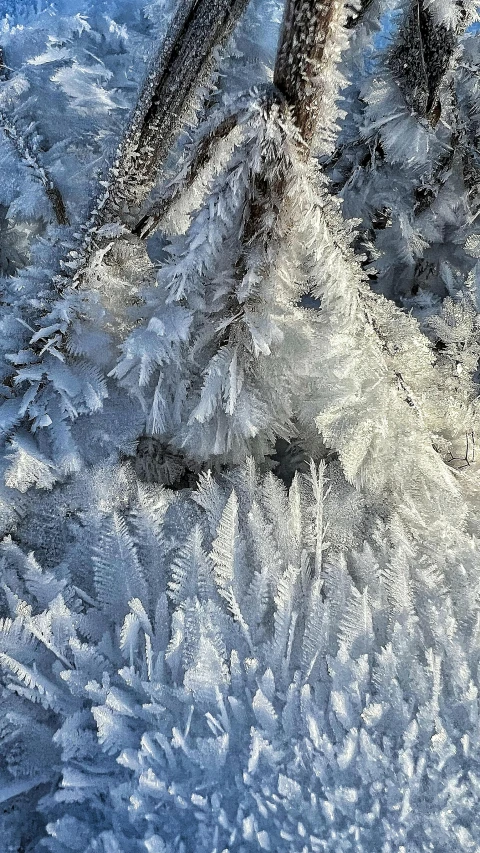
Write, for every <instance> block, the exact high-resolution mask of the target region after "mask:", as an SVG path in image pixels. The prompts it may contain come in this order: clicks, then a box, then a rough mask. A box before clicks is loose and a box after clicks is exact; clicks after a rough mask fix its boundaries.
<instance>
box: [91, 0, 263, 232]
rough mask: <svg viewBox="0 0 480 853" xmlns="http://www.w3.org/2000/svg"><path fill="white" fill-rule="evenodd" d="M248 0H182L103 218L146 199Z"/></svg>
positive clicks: (121, 154) (121, 155) (119, 160)
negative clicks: (217, 54) (218, 53)
mask: <svg viewBox="0 0 480 853" xmlns="http://www.w3.org/2000/svg"><path fill="white" fill-rule="evenodd" d="M246 5H247V0H196V1H195V0H182V2H181V3H180V6H179V9H178V11H177V13H176V15H175V17H174V19H173V21H172V23H171V25H170V29H169V34H168V36H167V39H166V41H165V42H164V44H163V45H162V46H161V48H160V50H159V51H158V52H157V54H156V56H155V57H154V59H153V61H152V64H151V68H150V71H149V73H148V74H147V77H146V81H145V85H144V87H143V90H142V92H141V94H140V97H139V99H138V102H137V104H136V107H135V109H134V112H133V115H132V118H131V121H130V124H129V126H128V128H127V131H126V133H125V135H124V138H123V140H122V143H121V144H120V146H119V149H118V152H117V157H116V161H115V163H114V166H113V168H112V172H111V176H112V178H113V180H112V182H111V187H110V192H109V197H108V202H107V204H106V205H105V208H104V221H105V220H106V219H107V218H108V214H109V213H110V212H112V213H113V212H115V211H116V209H118V206H119V205H121V206H122V209H123V210H124V211H127V212H128V208H129V206H130V205H131V203H132V201H133V202H134V203H138V202H139V201H140V202H141V201H142V200H143V199H144V198H145V197H146V196H147V195H148V192H149V190H150V189H151V187H152V185H153V183H154V181H155V179H156V177H157V174H158V170H159V168H160V166H161V164H162V162H163V160H164V159H165V157H166V156H167V155H168V153H169V151H170V148H171V145H172V142H173V141H174V139H175V136H176V134H177V133H178V130H179V127H180V125H181V122H182V120H183V119H184V117H185V114H186V112H188V109H189V108H190V107H191V105H192V101H193V99H194V97H195V95H196V93H197V92H198V88H199V86H200V85H201V84H202V83H204V82H205V80H206V78H207V76H208V74H209V72H210V71H211V68H212V63H213V58H214V51H215V49H216V48H218V46H219V45H222V44H223V43H224V42H225V41H226V39H227V38H228V37H229V36H230V34H231V32H232V31H233V28H234V26H235V24H236V22H237V21H238V19H239V18H240V16H241V14H242V13H243V11H244V9H245V7H246Z"/></svg>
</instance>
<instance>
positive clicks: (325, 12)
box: [273, 0, 343, 153]
mask: <svg viewBox="0 0 480 853" xmlns="http://www.w3.org/2000/svg"><path fill="white" fill-rule="evenodd" d="M341 5H343V4H341ZM338 16H339V4H338V2H336V0H286V5H285V13H284V17H283V24H282V30H281V34H280V42H279V48H278V53H277V60H276V63H275V71H274V76H273V81H274V84H275V86H277V88H278V89H279V90H280V91H281V92H282V93H283V95H284V96H285V98H286V100H287V103H288V104H289V106H290V108H291V110H292V114H293V118H294V120H295V123H296V125H297V127H298V130H299V131H300V133H301V135H302V138H303V140H304V142H305V144H306V152H305V153H307V151H308V150H309V147H310V145H311V143H312V141H313V137H314V134H315V130H316V127H317V123H318V117H319V116H318V112H319V105H320V99H321V91H320V87H319V77H320V75H321V73H322V61H323V60H324V59H325V54H326V48H327V47H328V46H329V36H330V33H331V28H332V24H333V23H334V21H336V20H337V19H338Z"/></svg>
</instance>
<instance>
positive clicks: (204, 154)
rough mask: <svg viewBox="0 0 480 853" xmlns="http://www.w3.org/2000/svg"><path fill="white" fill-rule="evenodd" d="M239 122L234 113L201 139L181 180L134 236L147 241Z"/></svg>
mask: <svg viewBox="0 0 480 853" xmlns="http://www.w3.org/2000/svg"><path fill="white" fill-rule="evenodd" d="M237 121H238V113H233V114H232V115H230V116H227V118H225V119H224V120H223V121H221V122H220V124H218V125H216V126H215V127H214V128H213V129H212V130H211V131H210V132H209V133H207V134H206V135H205V136H204V137H202V138H201V139H200V141H199V143H198V144H197V146H196V147H195V150H194V151H193V153H192V156H191V158H190V160H189V162H188V164H187V166H186V168H185V171H184V173H183V174H182V176H181V179H175V180H174V181H172V182H171V183H169V184H168V185H167V186H166V187H165V189H164V190H163V193H162V195H161V196H160V198H159V199H157V201H156V202H155V203H154V204H152V205H151V207H150V208H149V209H148V210H147V211H146V213H144V214H143V216H142V217H141V219H139V221H138V222H137V224H136V225H135V227H134V228H133V233H134V234H136V235H137V236H138V237H141V238H143V239H146V238H147V237H149V236H150V234H152V233H153V232H154V231H155V229H156V228H157V227H158V225H159V223H160V222H161V221H162V219H164V218H165V216H166V215H167V214H168V212H169V210H170V208H171V207H172V205H173V204H174V202H175V201H176V200H177V199H178V198H179V196H180V195H181V194H182V193H183V192H185V190H188V189H189V188H190V187H191V186H192V184H193V183H194V182H195V180H196V178H197V177H198V175H199V174H200V172H201V171H202V169H204V168H205V166H206V165H207V164H208V162H209V160H210V159H211V157H212V154H213V150H214V148H215V145H216V144H217V143H218V142H220V140H222V139H225V137H227V136H228V135H229V134H230V133H231V132H232V130H234V128H235V127H236V124H237Z"/></svg>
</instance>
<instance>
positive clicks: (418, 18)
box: [389, 0, 469, 126]
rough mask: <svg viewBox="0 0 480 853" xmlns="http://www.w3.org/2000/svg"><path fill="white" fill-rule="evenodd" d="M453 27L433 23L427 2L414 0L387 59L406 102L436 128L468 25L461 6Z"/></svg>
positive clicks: (433, 19)
mask: <svg viewBox="0 0 480 853" xmlns="http://www.w3.org/2000/svg"><path fill="white" fill-rule="evenodd" d="M458 6H459V9H460V15H459V22H458V25H457V27H456V28H453V27H450V28H449V27H447V26H446V25H444V24H439V23H438V22H437V21H435V18H434V15H433V14H432V12H431V11H430V9H429V7H428V3H427V2H426V0H414V2H413V3H412V5H411V7H410V11H409V13H408V15H407V17H406V18H405V21H404V23H403V26H402V27H401V29H400V32H399V34H398V37H397V40H396V43H395V45H394V48H393V50H392V53H391V57H390V63H389V64H390V68H391V70H392V71H393V73H394V75H395V77H396V79H397V81H398V83H399V85H400V87H401V89H402V92H403V96H404V98H405V101H406V103H407V104H408V105H409V106H411V107H412V109H414V110H415V112H416V113H417V114H418V115H419V116H420V117H421V118H426V119H427V120H428V121H429V122H430V124H431V125H432V126H435V125H436V124H437V122H438V120H439V118H440V115H441V103H440V92H441V88H442V84H443V82H444V79H445V75H446V74H447V72H448V70H449V68H450V67H451V62H452V58H453V56H454V53H455V49H456V47H457V43H458V38H459V36H460V35H461V34H462V32H463V31H464V30H465V28H466V27H467V26H468V24H469V18H468V15H467V11H466V9H465V7H464V6H463V4H462V3H461V0H460V2H459V3H458Z"/></svg>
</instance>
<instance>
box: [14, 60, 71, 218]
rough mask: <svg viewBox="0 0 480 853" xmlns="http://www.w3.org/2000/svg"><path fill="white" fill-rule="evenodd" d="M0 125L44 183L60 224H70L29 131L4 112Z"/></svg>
mask: <svg viewBox="0 0 480 853" xmlns="http://www.w3.org/2000/svg"><path fill="white" fill-rule="evenodd" d="M0 73H1V65H0ZM0 127H1V129H2V130H3V133H4V134H5V136H6V137H7V139H8V140H9V141H10V142H11V143H12V145H13V146H14V148H15V150H16V151H17V154H18V155H19V157H20V158H21V159H22V160H23V162H24V163H25V164H26V165H27V166H28V167H29V168H30V169H31V170H32V172H33V174H34V175H35V178H36V179H37V180H38V181H40V183H41V184H42V186H43V188H44V190H45V195H46V196H47V198H48V200H49V202H50V204H51V205H52V208H53V211H54V213H55V218H56V220H57V222H58V224H59V225H68V216H67V211H66V209H65V204H64V201H63V198H62V194H61V192H60V190H59V188H58V187H57V185H56V183H55V181H54V180H53V178H52V177H51V176H50V175H49V173H48V172H47V170H46V169H45V167H44V166H42V164H41V162H40V159H39V156H38V153H37V151H36V149H35V145H34V144H33V143H32V141H31V140H30V139H29V138H28V133H27V132H21V131H19V129H18V128H17V126H16V124H15V122H13V121H12V120H11V119H9V118H8V116H6V115H5V113H3V112H0Z"/></svg>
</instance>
